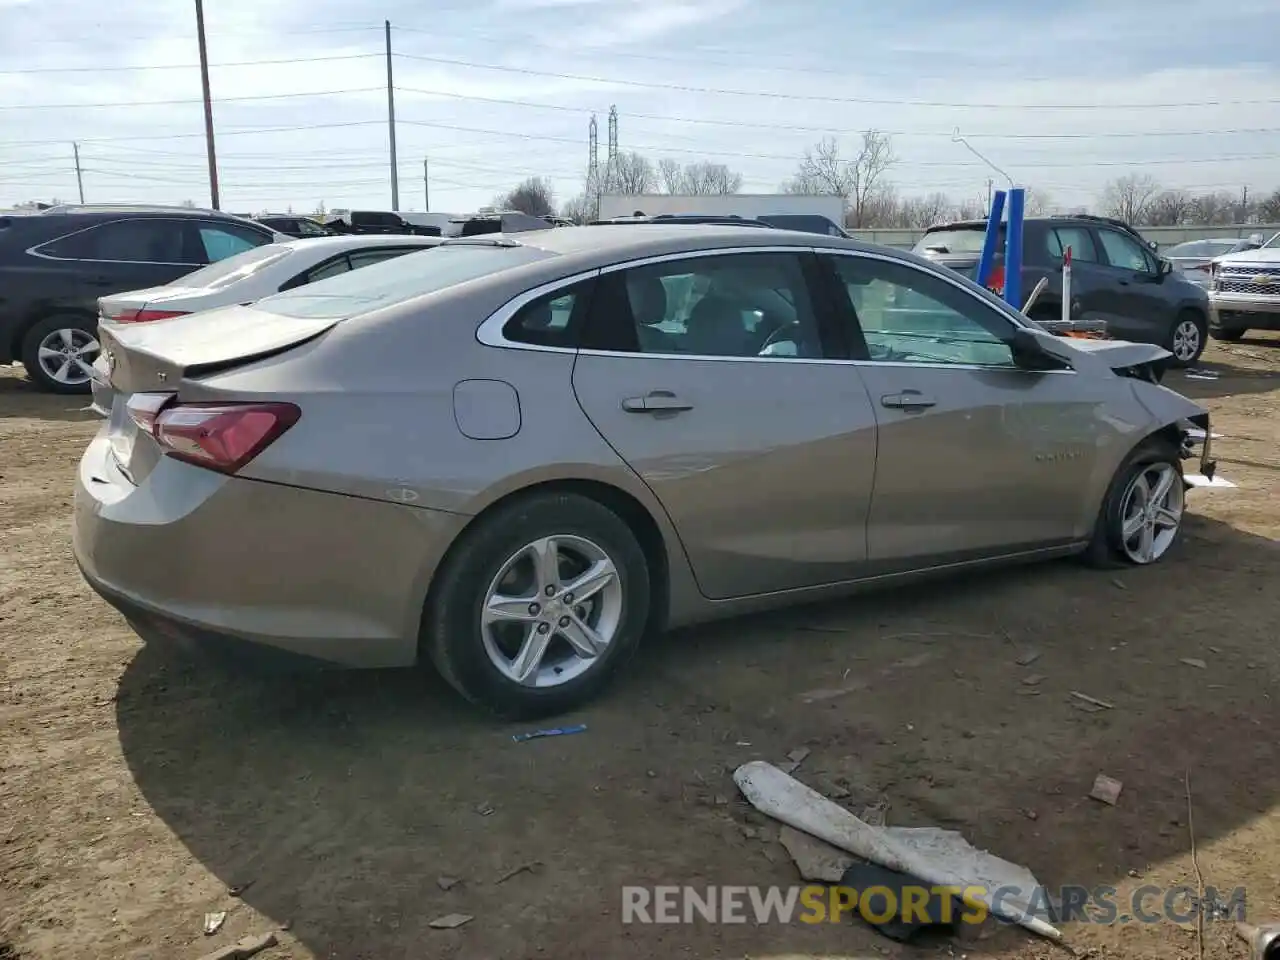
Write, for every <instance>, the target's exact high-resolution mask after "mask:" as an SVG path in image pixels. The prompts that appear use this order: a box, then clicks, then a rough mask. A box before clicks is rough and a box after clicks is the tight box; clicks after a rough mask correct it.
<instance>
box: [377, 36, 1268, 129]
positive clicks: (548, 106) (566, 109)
mask: <svg viewBox="0 0 1280 960" xmlns="http://www.w3.org/2000/svg"><path fill="white" fill-rule="evenodd" d="M397 56H406V54H397ZM396 89H397V90H402V91H404V92H405V93H419V94H423V95H424V96H430V97H443V98H445V99H449V100H464V101H474V102H476V103H493V104H498V105H501V106H510V107H530V108H533V109H537V110H557V111H560V112H563V113H572V114H576V115H579V116H581V115H583V114H591V113H601V112H603V111H602V110H601V109H600V108H597V107H572V106H568V105H566V104H560V103H539V102H538V101H534V100H511V99H506V98H503V97H481V96H477V95H475V94H468V93H454V92H453V91H451V90H428V89H426V88H425V87H400V86H398V87H397V88H396ZM623 116H625V117H626V118H627V119H628V120H632V119H635V120H657V121H661V122H664V123H667V122H670V123H693V124H706V125H708V126H722V127H746V128H750V129H753V130H789V131H794V132H797V133H828V134H841V133H857V132H859V131H858V130H857V128H854V127H850V126H843V127H836V126H827V127H810V126H802V125H797V124H790V123H761V122H759V121H753V120H718V119H714V118H710V117H678V116H671V115H668V114H658V113H636V112H634V111H631V110H627V111H625V112H624V113H623ZM880 132H881V133H886V134H889V135H890V136H895V137H946V138H947V139H948V140H950V139H951V136H952V133H953V131H951V130H946V131H942V130H881V131H880ZM1260 133H1280V127H1245V128H1240V129H1235V130H1120V131H1108V132H1103V133H969V134H966V136H968V137H971V138H974V139H984V140H1093V139H1104V138H1112V137H1116V138H1125V139H1130V138H1138V137H1219V136H1227V135H1230V134H1239V135H1243V134H1260Z"/></svg>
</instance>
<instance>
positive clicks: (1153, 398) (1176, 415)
mask: <svg viewBox="0 0 1280 960" xmlns="http://www.w3.org/2000/svg"><path fill="white" fill-rule="evenodd" d="M1133 393H1134V396H1135V397H1136V398H1137V400H1138V402H1139V403H1140V404H1142V406H1143V407H1144V408H1145V409H1146V411H1147V412H1148V413H1149V414H1151V417H1152V419H1153V420H1154V421H1155V422H1156V423H1158V424H1159V425H1160V429H1162V430H1165V429H1169V428H1172V429H1174V430H1176V431H1177V433H1178V438H1179V452H1180V453H1181V454H1182V458H1183V459H1184V460H1191V459H1193V458H1195V457H1196V450H1197V448H1199V461H1200V463H1199V468H1200V469H1199V472H1200V474H1201V475H1202V476H1204V477H1205V478H1206V479H1207V480H1212V479H1213V474H1214V471H1215V470H1216V469H1217V463H1216V462H1215V461H1214V460H1213V449H1212V448H1213V431H1212V430H1211V429H1210V427H1209V411H1208V410H1206V409H1205V408H1204V407H1202V406H1200V404H1198V403H1196V402H1195V401H1194V400H1191V399H1189V398H1187V397H1184V396H1183V395H1182V394H1180V393H1178V392H1176V391H1174V390H1170V389H1169V388H1168V387H1163V386H1160V385H1159V384H1156V383H1144V382H1142V381H1140V380H1137V379H1135V380H1134V383H1133Z"/></svg>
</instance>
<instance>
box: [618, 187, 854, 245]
mask: <svg viewBox="0 0 1280 960" xmlns="http://www.w3.org/2000/svg"><path fill="white" fill-rule="evenodd" d="M844 203H845V201H844V197H841V196H807V195H804V194H795V193H726V194H705V195H698V196H693V195H687V194H666V193H642V194H633V195H630V196H628V195H624V194H614V193H606V194H603V195H601V197H600V219H601V220H613V219H616V218H618V217H631V216H635V215H636V214H640V215H641V216H646V217H657V216H664V215H676V216H678V215H681V214H683V215H686V216H688V215H701V216H712V217H742V218H744V219H750V220H762V221H764V222H765V223H768V224H769V225H770V226H774V227H782V228H784V229H790V230H805V231H808V232H812V233H825V234H834V235H836V236H841V235H843V233H844V231H843V230H842V229H841V226H842V224H843V223H844Z"/></svg>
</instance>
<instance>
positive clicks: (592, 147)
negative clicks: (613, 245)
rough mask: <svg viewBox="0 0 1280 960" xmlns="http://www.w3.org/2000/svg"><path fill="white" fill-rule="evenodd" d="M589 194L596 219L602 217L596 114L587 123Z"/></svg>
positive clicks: (598, 132)
mask: <svg viewBox="0 0 1280 960" xmlns="http://www.w3.org/2000/svg"><path fill="white" fill-rule="evenodd" d="M586 192H587V196H588V197H590V198H592V200H593V201H594V203H593V205H592V207H593V210H594V213H595V219H597V220H598V219H600V128H599V127H598V125H597V124H596V115H595V114H594V113H593V114H592V115H591V123H590V124H588V125H587V191H586Z"/></svg>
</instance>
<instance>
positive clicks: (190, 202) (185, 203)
mask: <svg viewBox="0 0 1280 960" xmlns="http://www.w3.org/2000/svg"><path fill="white" fill-rule="evenodd" d="M179 206H182V207H186V208H187V209H188V210H194V209H195V208H196V202H195V201H194V200H183V201H182V203H181V204H179Z"/></svg>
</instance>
